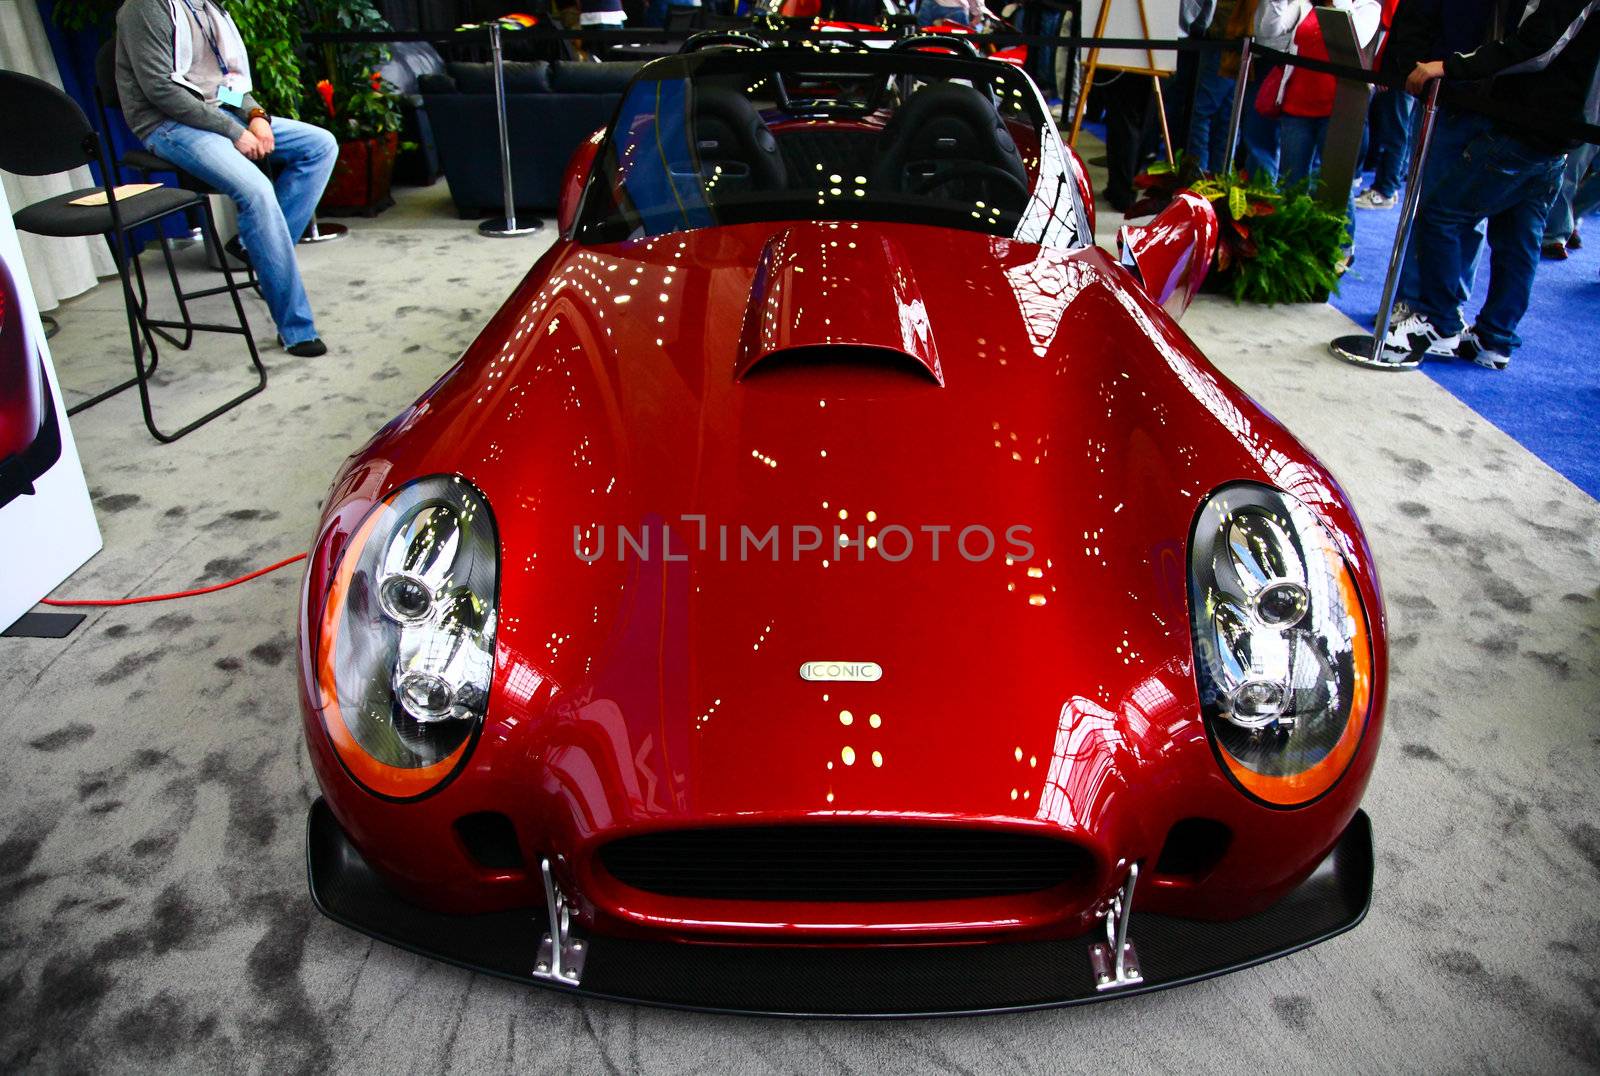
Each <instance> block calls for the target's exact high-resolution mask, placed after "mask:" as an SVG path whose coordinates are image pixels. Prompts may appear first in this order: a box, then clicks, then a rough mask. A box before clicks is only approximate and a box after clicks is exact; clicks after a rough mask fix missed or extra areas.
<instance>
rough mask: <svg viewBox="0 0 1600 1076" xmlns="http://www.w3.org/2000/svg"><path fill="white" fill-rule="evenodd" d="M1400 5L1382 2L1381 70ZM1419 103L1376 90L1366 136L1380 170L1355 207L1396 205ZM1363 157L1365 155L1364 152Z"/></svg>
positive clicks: (1406, 95) (1394, 1) (1394, 92)
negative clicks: (1370, 143)
mask: <svg viewBox="0 0 1600 1076" xmlns="http://www.w3.org/2000/svg"><path fill="white" fill-rule="evenodd" d="M1399 2H1400V0H1384V3H1383V25H1382V27H1381V29H1380V31H1379V32H1380V33H1381V34H1382V35H1383V43H1382V44H1381V45H1380V46H1379V55H1378V63H1377V64H1376V65H1375V66H1377V67H1378V68H1379V69H1380V70H1381V69H1382V67H1383V54H1384V53H1385V52H1387V51H1388V48H1389V36H1390V29H1391V27H1393V26H1394V16H1395V8H1396V7H1398V6H1399ZM1416 104H1417V99H1416V98H1415V97H1412V96H1411V95H1410V94H1409V93H1401V92H1399V91H1398V90H1391V89H1389V88H1388V87H1387V86H1379V87H1377V93H1376V94H1375V95H1374V97H1373V99H1372V107H1371V108H1370V109H1368V110H1367V132H1368V134H1367V137H1368V138H1370V139H1371V141H1372V143H1373V147H1372V148H1373V153H1374V155H1375V156H1376V157H1377V167H1376V168H1375V169H1374V174H1373V177H1372V186H1371V187H1369V188H1367V189H1366V190H1364V191H1362V192H1361V194H1360V195H1358V196H1357V197H1356V203H1355V204H1356V205H1358V206H1360V207H1361V208H1362V209H1393V208H1394V207H1395V205H1396V204H1397V202H1398V200H1399V197H1398V196H1399V193H1400V184H1401V183H1402V182H1403V181H1404V179H1405V174H1406V168H1407V166H1408V165H1409V164H1410V162H1411V128H1412V120H1413V119H1414V118H1415V117H1416V113H1417V109H1416ZM1363 141H1366V139H1363ZM1362 156H1366V153H1365V151H1364V150H1363V152H1362Z"/></svg>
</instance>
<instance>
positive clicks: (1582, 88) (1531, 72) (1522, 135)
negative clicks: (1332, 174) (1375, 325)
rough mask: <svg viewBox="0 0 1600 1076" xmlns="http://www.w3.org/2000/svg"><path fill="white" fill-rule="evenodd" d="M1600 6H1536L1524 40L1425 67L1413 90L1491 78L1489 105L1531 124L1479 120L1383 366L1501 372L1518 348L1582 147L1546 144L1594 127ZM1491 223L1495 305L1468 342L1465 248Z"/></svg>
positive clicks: (1597, 1)
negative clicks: (1435, 362)
mask: <svg viewBox="0 0 1600 1076" xmlns="http://www.w3.org/2000/svg"><path fill="white" fill-rule="evenodd" d="M1597 75H1600V0H1543V2H1542V3H1538V4H1533V3H1529V4H1528V5H1527V6H1526V8H1524V11H1523V16H1522V18H1521V20H1520V22H1519V23H1518V25H1517V27H1516V29H1515V30H1513V31H1511V32H1510V33H1508V34H1506V35H1505V36H1503V37H1501V38H1500V39H1499V40H1497V41H1494V42H1492V43H1491V44H1488V45H1485V46H1483V47H1482V48H1479V49H1475V50H1474V51H1472V52H1470V53H1457V54H1455V55H1452V56H1449V57H1446V58H1445V59H1443V60H1429V61H1425V62H1422V63H1419V64H1417V66H1416V68H1415V69H1414V70H1413V71H1412V73H1411V76H1410V78H1409V79H1408V80H1407V83H1406V88H1407V89H1408V90H1410V91H1411V92H1412V93H1421V92H1422V91H1423V89H1424V88H1425V87H1426V86H1427V84H1428V82H1429V81H1431V80H1432V79H1436V78H1444V79H1446V80H1447V83H1448V82H1456V81H1467V80H1479V79H1489V78H1492V79H1494V81H1493V82H1492V83H1491V84H1490V88H1489V96H1490V99H1491V100H1493V101H1494V102H1496V103H1497V104H1500V105H1504V106H1506V107H1508V108H1509V109H1511V110H1513V111H1514V112H1516V113H1517V114H1519V115H1521V116H1523V117H1530V118H1532V117H1537V120H1536V121H1535V122H1537V126H1538V127H1539V128H1540V129H1539V130H1535V129H1533V128H1532V127H1531V126H1530V124H1529V122H1527V121H1522V122H1518V123H1516V124H1510V123H1505V122H1503V121H1496V120H1492V119H1489V118H1487V117H1474V120H1473V124H1474V128H1475V131H1476V133H1475V134H1474V135H1473V137H1472V140H1471V141H1470V142H1468V143H1467V146H1466V149H1465V150H1463V151H1462V153H1461V155H1460V156H1459V157H1458V158H1457V159H1456V160H1455V161H1454V162H1453V163H1452V164H1451V166H1450V168H1449V171H1448V172H1447V174H1446V175H1445V176H1444V177H1442V178H1441V180H1440V182H1439V185H1438V187H1437V188H1436V189H1434V190H1433V191H1432V192H1431V193H1430V194H1429V196H1428V199H1427V201H1426V203H1425V204H1424V205H1423V207H1422V210H1421V212H1419V213H1418V215H1417V223H1416V243H1417V262H1418V270H1419V274H1418V276H1419V286H1418V291H1417V294H1416V295H1415V296H1414V297H1410V302H1409V305H1410V308H1411V313H1410V316H1408V317H1407V318H1406V319H1405V320H1404V321H1402V322H1400V324H1398V325H1396V326H1394V327H1393V328H1392V329H1390V331H1389V334H1388V335H1387V336H1386V337H1385V338H1384V345H1383V348H1382V350H1381V352H1380V353H1379V359H1380V361H1383V362H1388V363H1392V364H1395V365H1412V364H1414V363H1416V362H1419V361H1421V358H1422V356H1424V355H1426V354H1441V353H1444V354H1450V353H1454V354H1457V355H1459V356H1461V357H1463V358H1470V359H1472V360H1473V361H1474V362H1476V363H1477V364H1478V365H1479V366H1484V367H1487V368H1489V369H1494V370H1503V369H1505V367H1506V365H1507V364H1508V363H1509V362H1510V361H1511V355H1512V353H1513V352H1514V351H1515V350H1516V349H1517V348H1518V347H1519V346H1520V345H1521V343H1522V340H1521V338H1520V337H1518V336H1517V325H1518V323H1519V322H1521V320H1522V316H1523V314H1525V313H1527V309H1528V301H1529V298H1530V297H1531V295H1532V293H1533V276H1534V271H1535V270H1536V269H1537V267H1538V264H1539V241H1540V237H1541V235H1542V233H1543V230H1544V222H1545V218H1546V216H1547V215H1548V214H1549V212H1550V205H1551V203H1552V202H1553V201H1554V200H1555V197H1556V192H1557V190H1558V188H1559V186H1560V183H1561V175H1562V169H1563V167H1564V166H1565V164H1566V156H1567V153H1568V151H1569V150H1571V149H1573V148H1574V147H1575V146H1576V145H1577V143H1575V142H1573V141H1571V140H1569V139H1565V138H1563V137H1561V136H1559V135H1558V134H1553V133H1548V132H1549V131H1551V130H1559V129H1560V128H1561V127H1563V126H1571V125H1574V124H1577V123H1581V122H1591V123H1592V122H1594V120H1595V119H1596V118H1600V117H1597V115H1596V113H1597V111H1600V88H1597V83H1596V79H1597ZM1485 218H1487V219H1488V222H1489V246H1490V249H1491V254H1490V263H1489V294H1488V297H1487V298H1486V299H1485V300H1484V304H1483V309H1482V310H1480V311H1479V312H1478V316H1477V319H1476V321H1475V323H1474V324H1473V326H1472V328H1470V329H1468V330H1467V331H1466V332H1465V333H1463V331H1462V319H1461V315H1460V309H1461V305H1462V304H1463V303H1464V302H1465V301H1466V298H1467V292H1466V288H1465V287H1464V286H1463V285H1462V280H1461V276H1462V274H1461V263H1462V256H1463V242H1464V236H1466V235H1468V234H1470V233H1471V232H1472V231H1473V229H1474V228H1475V227H1476V226H1477V225H1478V223H1479V222H1480V221H1482V220H1484V219H1485Z"/></svg>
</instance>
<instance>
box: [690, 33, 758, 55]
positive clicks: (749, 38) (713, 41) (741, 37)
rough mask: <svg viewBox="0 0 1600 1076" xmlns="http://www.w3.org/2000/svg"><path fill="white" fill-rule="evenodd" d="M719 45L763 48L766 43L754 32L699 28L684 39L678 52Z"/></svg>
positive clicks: (712, 47)
mask: <svg viewBox="0 0 1600 1076" xmlns="http://www.w3.org/2000/svg"><path fill="white" fill-rule="evenodd" d="M721 45H734V46H737V47H738V48H742V49H764V48H766V47H767V43H766V42H765V41H763V40H761V38H759V37H757V36H755V35H754V34H747V33H744V32H743V31H741V30H701V31H700V32H699V33H698V34H695V35H693V36H692V37H689V38H688V39H686V40H685V41H684V43H683V45H682V46H681V47H680V48H679V49H678V52H679V53H680V54H682V53H685V52H699V51H700V50H701V49H714V48H717V47H718V46H721Z"/></svg>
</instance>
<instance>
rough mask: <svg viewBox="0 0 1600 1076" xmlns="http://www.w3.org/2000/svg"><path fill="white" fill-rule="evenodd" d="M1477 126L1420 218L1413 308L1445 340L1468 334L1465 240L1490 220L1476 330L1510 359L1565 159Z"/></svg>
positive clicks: (1485, 125) (1480, 124) (1481, 124)
mask: <svg viewBox="0 0 1600 1076" xmlns="http://www.w3.org/2000/svg"><path fill="white" fill-rule="evenodd" d="M1475 125H1476V126H1477V128H1478V134H1477V135H1476V136H1475V137H1474V138H1473V139H1472V140H1471V141H1470V142H1468V143H1467V147H1466V149H1465V150H1463V151H1462V153H1461V156H1460V157H1459V158H1457V160H1456V161H1455V164H1454V165H1453V167H1451V169H1450V171H1449V174H1448V175H1446V176H1445V177H1444V178H1443V179H1442V180H1441V181H1440V183H1439V186H1438V188H1437V189H1436V190H1434V191H1433V193H1432V194H1431V195H1430V197H1429V198H1428V202H1427V204H1426V205H1425V206H1423V209H1422V212H1420V213H1419V214H1417V224H1416V229H1417V231H1416V236H1415V241H1416V244H1417V265H1418V268H1419V269H1420V270H1421V281H1422V287H1421V294H1420V295H1419V296H1418V298H1417V301H1416V302H1415V303H1414V304H1413V306H1414V308H1415V309H1416V311H1417V312H1418V313H1420V314H1422V315H1424V316H1425V317H1427V318H1428V320H1430V321H1432V322H1433V324H1434V327H1435V328H1436V329H1438V330H1439V331H1440V332H1441V333H1443V334H1444V335H1446V336H1450V335H1453V334H1455V333H1458V332H1460V331H1461V329H1462V324H1461V314H1460V308H1461V305H1462V304H1463V303H1465V302H1466V300H1467V293H1466V290H1465V289H1464V288H1463V287H1462V286H1461V268H1462V258H1463V242H1462V237H1463V236H1465V235H1467V234H1469V233H1471V232H1472V230H1473V228H1474V227H1475V226H1476V225H1477V223H1478V222H1479V221H1481V220H1483V219H1484V218H1485V217H1487V218H1488V219H1489V296H1488V298H1487V299H1485V300H1484V304H1483V309H1482V310H1480V311H1479V312H1478V318H1477V321H1476V323H1475V326H1474V327H1475V329H1476V331H1477V334H1478V339H1479V340H1481V341H1482V342H1483V343H1484V344H1485V345H1486V346H1487V347H1489V348H1491V349H1493V350H1495V351H1499V352H1501V353H1503V354H1506V355H1509V354H1511V352H1512V351H1514V350H1516V348H1517V347H1518V346H1519V345H1520V344H1521V343H1522V341H1521V339H1520V338H1518V336H1517V323H1518V322H1520V321H1521V320H1522V315H1523V314H1525V313H1527V312H1528V300H1529V298H1530V297H1531V296H1532V294H1533V274H1534V270H1535V269H1536V268H1537V267H1538V265H1539V240H1540V237H1541V236H1542V235H1543V234H1544V220H1545V217H1546V215H1548V214H1549V212H1550V203H1551V202H1553V201H1554V200H1555V197H1556V191H1557V190H1558V189H1559V188H1560V186H1561V170H1562V166H1563V165H1565V164H1566V154H1563V153H1556V154H1551V153H1545V152H1542V151H1540V150H1537V149H1535V148H1533V147H1532V146H1529V145H1528V144H1527V143H1525V142H1523V141H1521V140H1520V139H1517V138H1514V137H1513V136H1511V135H1508V134H1505V133H1503V132H1501V131H1499V130H1496V129H1495V128H1494V127H1493V126H1491V125H1490V123H1489V122H1488V121H1487V120H1478V121H1475Z"/></svg>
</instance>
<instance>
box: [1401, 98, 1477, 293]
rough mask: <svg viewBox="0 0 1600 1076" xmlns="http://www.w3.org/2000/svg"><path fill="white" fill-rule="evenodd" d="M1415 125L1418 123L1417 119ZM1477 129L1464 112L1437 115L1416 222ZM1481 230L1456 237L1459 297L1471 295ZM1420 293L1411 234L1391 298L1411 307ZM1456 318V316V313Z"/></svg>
mask: <svg viewBox="0 0 1600 1076" xmlns="http://www.w3.org/2000/svg"><path fill="white" fill-rule="evenodd" d="M1391 92H1392V91H1391ZM1418 122H1419V123H1420V122H1421V119H1420V117H1419V119H1418ZM1479 129H1480V128H1479V126H1478V121H1477V120H1475V119H1474V118H1473V117H1472V116H1471V115H1470V114H1468V113H1465V112H1456V111H1454V110H1451V109H1443V110H1441V111H1440V112H1439V115H1438V119H1437V120H1436V121H1435V122H1434V125H1433V139H1432V142H1431V144H1430V145H1429V147H1428V159H1427V160H1426V161H1424V162H1422V177H1421V180H1420V182H1419V183H1418V186H1419V187H1421V188H1422V189H1421V190H1420V191H1419V192H1418V197H1419V198H1420V199H1421V201H1420V202H1418V209H1417V216H1418V219H1419V220H1420V219H1421V216H1422V213H1423V212H1424V211H1426V208H1427V205H1428V201H1429V198H1430V196H1431V195H1432V193H1433V192H1434V191H1435V190H1437V189H1438V188H1439V182H1440V181H1441V180H1443V179H1444V178H1445V177H1446V176H1448V175H1449V174H1450V170H1451V168H1452V167H1453V166H1454V165H1455V164H1456V162H1457V161H1458V160H1459V159H1460V157H1461V153H1462V151H1463V150H1465V149H1466V148H1467V143H1468V142H1470V141H1472V139H1473V137H1474V136H1475V135H1476V134H1477V133H1478V131H1479ZM1485 231H1486V229H1485V227H1484V224H1483V222H1482V221H1479V222H1478V223H1477V225H1476V226H1475V227H1474V228H1473V229H1472V230H1471V231H1470V232H1468V233H1465V234H1463V235H1462V236H1461V237H1460V242H1461V279H1460V281H1459V282H1458V283H1459V285H1460V291H1461V294H1462V295H1463V296H1465V297H1467V298H1470V297H1471V296H1472V282H1473V281H1474V280H1475V279H1476V278H1477V276H1478V262H1479V260H1480V259H1481V258H1482V257H1483V235H1484V232H1485ZM1421 294H1422V273H1421V270H1420V269H1418V267H1417V237H1416V235H1415V234H1414V233H1413V235H1412V237H1411V243H1410V245H1409V246H1407V247H1406V258H1405V261H1404V262H1402V263H1401V265H1400V287H1399V290H1398V291H1396V292H1395V295H1396V296H1397V297H1398V298H1399V299H1401V300H1403V301H1405V302H1406V303H1408V304H1410V305H1411V306H1415V305H1416V303H1417V299H1418V297H1419V296H1420V295H1421ZM1462 301H1463V302H1465V301H1466V300H1465V299H1463V300H1462ZM1457 316H1458V317H1459V316H1460V314H1459V311H1458V312H1457Z"/></svg>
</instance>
